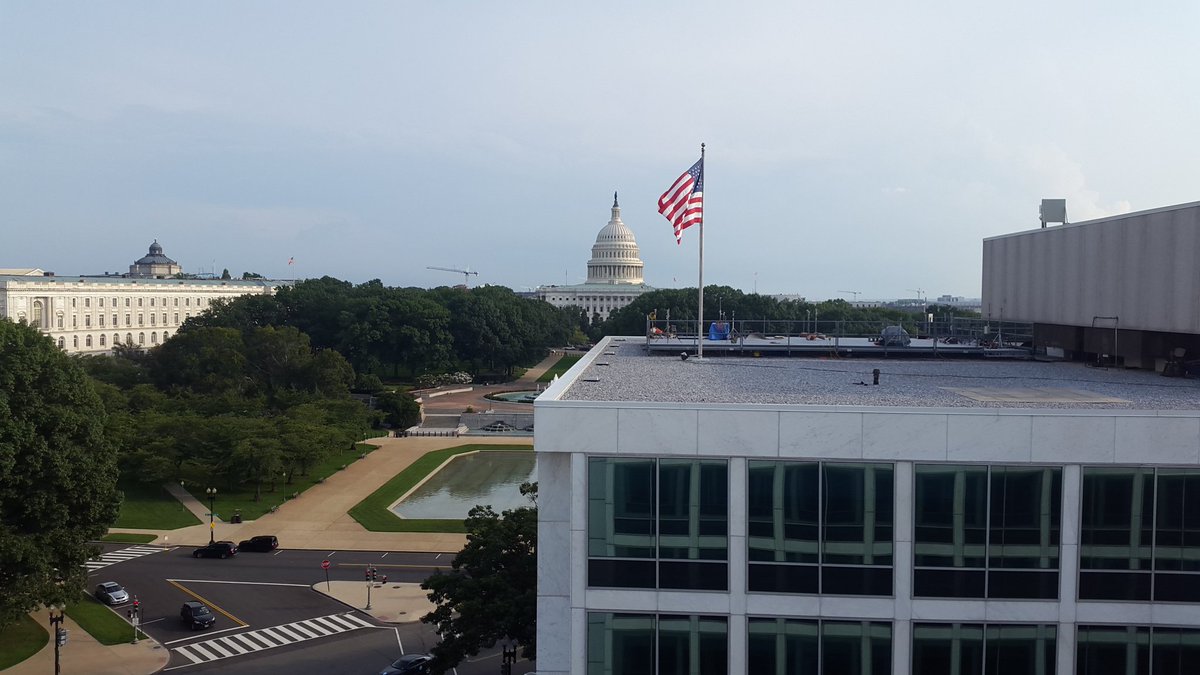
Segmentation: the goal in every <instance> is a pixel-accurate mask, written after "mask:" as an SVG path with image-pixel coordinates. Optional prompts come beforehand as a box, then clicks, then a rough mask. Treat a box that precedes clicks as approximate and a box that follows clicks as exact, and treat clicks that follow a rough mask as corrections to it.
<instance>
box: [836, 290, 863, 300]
mask: <svg viewBox="0 0 1200 675" xmlns="http://www.w3.org/2000/svg"><path fill="white" fill-rule="evenodd" d="M838 293H849V294H851V295H853V296H854V302H858V296H860V295H862V291H838Z"/></svg>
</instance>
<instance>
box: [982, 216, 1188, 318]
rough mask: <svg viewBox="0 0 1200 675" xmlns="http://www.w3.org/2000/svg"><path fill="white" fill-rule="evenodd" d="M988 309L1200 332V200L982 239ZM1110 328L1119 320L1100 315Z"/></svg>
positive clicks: (987, 312) (986, 312)
mask: <svg viewBox="0 0 1200 675" xmlns="http://www.w3.org/2000/svg"><path fill="white" fill-rule="evenodd" d="M982 309H983V316H984V317H985V318H991V319H1001V318H1002V319H1004V320H1013V321H1031V322H1036V323H1048V324H1058V325H1067V326H1091V325H1092V319H1093V317H1096V316H1116V317H1119V327H1120V328H1121V329H1124V330H1146V331H1163V332H1171V333H1200V202H1194V203H1191V204H1182V205H1179V206H1171V207H1166V208H1162V209H1154V210H1150V211H1141V212H1138V213H1131V214H1127V215H1124V216H1114V217H1112V218H1104V219H1100V220H1092V221H1088V222H1083V223H1076V224H1071V225H1062V226H1052V227H1047V228H1043V229H1037V230H1030V231H1027V232H1017V233H1014V234H1008V235H1003V236H999V237H991V238H988V239H985V240H984V241H983V308H982ZM1100 325H1105V326H1108V327H1110V328H1111V322H1107V323H1106V322H1101V324H1100Z"/></svg>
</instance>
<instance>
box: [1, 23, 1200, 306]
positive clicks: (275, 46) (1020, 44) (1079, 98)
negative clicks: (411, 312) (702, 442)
mask: <svg viewBox="0 0 1200 675" xmlns="http://www.w3.org/2000/svg"><path fill="white" fill-rule="evenodd" d="M1197 25H1200V3H1195V2H1174V1H1171V0H1166V1H1163V2H1156V3H1129V2H1103V1H1098V2H1070V1H1068V2H1055V3H1045V2H1036V3H1035V2H1025V1H1024V0H1014V1H1011V2H1005V3H987V5H986V6H985V4H984V3H963V2H922V1H921V0H914V1H910V2H904V3H896V2H874V1H862V2H852V3H813V2H796V1H794V0H793V1H791V2H769V1H761V2H749V3H735V2H728V1H721V2H707V1H704V0H696V1H693V2H687V3H683V2H671V1H662V2H652V3H646V2H623V1H620V0H617V1H614V2H606V3H575V2H561V1H545V2H523V1H520V0H513V1H511V2H467V1H462V2H401V1H393V2H361V1H352V2H337V3H335V2H322V3H314V2H295V1H290V0H289V1H286V2H283V1H280V2H265V1H260V2H230V1H222V0H215V1H212V2H205V3H161V2H139V3H133V2H105V3H97V2H37V3H29V2H18V1H17V0H0V267H40V268H42V269H46V270H52V271H55V272H56V273H58V274H81V273H84V274H94V273H102V272H106V271H110V272H111V271H126V270H127V269H128V266H129V265H130V264H131V263H132V262H133V261H134V260H135V259H137V258H138V257H141V256H142V255H144V254H145V253H146V250H147V247H148V246H149V244H150V243H151V241H153V240H155V239H157V240H158V241H159V242H160V243H161V244H162V245H163V247H164V249H165V252H166V254H167V255H168V256H170V257H172V258H174V259H175V260H177V261H178V262H179V263H180V264H181V265H183V267H184V269H185V271H189V272H207V271H212V270H215V271H216V272H218V273H219V272H220V271H221V270H222V269H226V268H227V269H229V270H230V271H231V272H233V273H234V275H235V276H238V275H240V274H241V273H242V272H245V271H251V272H256V273H259V274H263V275H265V276H267V277H271V278H280V279H290V278H293V277H300V278H303V277H319V276H324V275H330V276H334V277H338V278H341V279H347V280H350V281H354V282H356V283H358V282H364V281H368V280H371V279H380V280H381V281H383V282H384V283H385V284H388V285H393V286H420V287H433V286H439V285H448V284H455V283H459V282H461V281H462V280H463V276H462V275H457V274H454V273H449V272H441V271H435V270H428V269H426V268H427V267H428V266H439V267H451V268H464V267H465V268H469V269H471V270H476V271H478V272H479V274H478V276H477V277H471V283H472V285H474V284H477V283H481V284H498V285H504V286H508V287H510V288H513V289H515V290H528V289H531V288H533V287H536V286H538V285H541V284H552V283H557V284H561V283H564V282H566V283H580V282H582V281H583V279H584V277H585V275H586V263H587V260H588V258H589V256H590V248H591V246H592V244H593V243H594V241H595V237H596V234H597V232H599V230H600V228H602V227H603V226H604V225H605V223H606V222H607V221H608V219H609V208H610V205H611V199H612V193H613V191H619V193H620V201H621V207H622V219H623V220H624V222H625V223H626V224H627V225H628V226H629V227H630V228H631V229H632V230H633V232H634V234H635V235H636V236H637V240H638V244H639V246H640V248H641V255H642V259H643V260H644V262H645V277H646V283H648V284H650V285H651V286H655V287H684V286H694V285H695V283H696V279H697V262H698V255H697V254H698V239H699V237H698V236H697V234H698V233H697V228H692V229H690V230H687V231H686V232H685V233H684V241H683V243H682V245H676V243H675V240H674V236H673V234H672V231H671V225H670V223H669V222H667V221H666V219H664V218H663V217H662V216H661V215H659V214H658V212H657V208H656V207H657V199H658V197H659V195H660V194H661V193H662V192H663V191H664V190H665V189H666V188H667V187H668V186H669V185H670V184H671V183H672V182H673V181H674V180H675V179H676V178H677V177H678V176H679V175H680V174H681V173H682V172H683V171H685V170H686V169H687V168H688V167H689V166H690V165H691V164H692V163H693V162H695V161H696V159H697V158H698V155H699V146H700V143H701V142H704V143H706V144H707V155H706V163H705V228H704V239H705V245H704V249H705V250H704V280H705V283H706V284H724V285H729V286H733V287H736V288H740V289H742V290H744V291H747V292H751V291H758V292H761V293H780V294H782V293H787V294H798V295H803V296H806V297H808V298H810V299H824V298H835V297H843V298H846V299H855V298H857V299H860V300H862V299H874V298H897V297H916V296H917V295H918V293H917V292H916V291H920V292H921V294H923V295H925V296H927V297H929V298H936V297H937V296H939V295H943V294H951V295H960V296H966V297H979V295H980V278H981V274H982V270H981V258H982V240H983V239H984V238H985V237H989V236H995V235H1000V234H1005V233H1009V232H1016V231H1022V230H1027V229H1033V228H1036V227H1038V226H1039V222H1038V205H1039V203H1040V200H1041V199H1043V198H1065V199H1066V200H1067V212H1068V218H1069V219H1070V220H1071V221H1072V222H1079V221H1083V220H1088V219H1092V218H1099V217H1104V216H1108V215H1114V214H1119V213H1125V212H1129V211H1138V210H1144V209H1151V208H1157V207H1162V206H1168V205H1172V204H1179V203H1185V202H1191V201H1197V200H1200V186H1198V185H1197V183H1196V180H1195V178H1196V176H1197V164H1198V162H1200V133H1197V132H1196V128H1195V127H1196V120H1197V119H1200V86H1198V85H1200V40H1197V39H1196V37H1195V27H1196V26H1197ZM289 258H294V260H295V264H294V265H292V266H289V265H288V260H289ZM851 292H853V294H852V293H851Z"/></svg>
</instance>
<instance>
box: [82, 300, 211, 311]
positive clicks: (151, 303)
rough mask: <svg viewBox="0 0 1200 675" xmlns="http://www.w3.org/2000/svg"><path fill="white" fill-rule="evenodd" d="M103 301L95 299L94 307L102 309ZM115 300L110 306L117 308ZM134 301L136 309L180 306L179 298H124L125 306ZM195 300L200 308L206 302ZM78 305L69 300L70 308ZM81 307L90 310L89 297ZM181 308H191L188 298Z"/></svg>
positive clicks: (130, 305) (129, 305)
mask: <svg viewBox="0 0 1200 675" xmlns="http://www.w3.org/2000/svg"><path fill="white" fill-rule="evenodd" d="M104 300H105V298H102V297H101V298H96V306H97V307H104ZM117 300H118V299H117V298H112V303H111V305H110V306H111V307H117V306H118V303H117ZM135 300H136V301H137V306H138V307H144V306H146V305H149V306H150V307H154V306H156V304H157V306H159V307H167V306H168V305H173V306H175V307H179V306H180V303H179V298H153V297H152V298H129V297H126V298H125V306H126V307H132V306H133V303H134V301H135ZM147 300H149V302H146V301H147ZM159 300H161V302H159ZM168 300H170V301H171V302H170V303H168V302H167V301H168ZM195 300H196V303H195V304H196V306H197V307H200V306H202V305H204V304H205V303H207V302H208V298H206V297H199V298H195ZM79 304H80V303H79V298H71V306H72V307H79ZM83 306H84V307H85V308H90V307H91V306H92V299H91V298H90V297H87V298H83ZM183 306H184V307H191V306H192V298H190V297H189V298H183Z"/></svg>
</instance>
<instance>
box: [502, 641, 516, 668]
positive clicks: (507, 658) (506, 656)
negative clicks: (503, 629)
mask: <svg viewBox="0 0 1200 675" xmlns="http://www.w3.org/2000/svg"><path fill="white" fill-rule="evenodd" d="M516 662H517V641H516V640H514V639H512V638H510V637H508V636H507V635H506V636H504V639H503V640H501V641H500V675H512V667H513V664H514V663H516Z"/></svg>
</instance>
